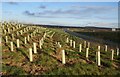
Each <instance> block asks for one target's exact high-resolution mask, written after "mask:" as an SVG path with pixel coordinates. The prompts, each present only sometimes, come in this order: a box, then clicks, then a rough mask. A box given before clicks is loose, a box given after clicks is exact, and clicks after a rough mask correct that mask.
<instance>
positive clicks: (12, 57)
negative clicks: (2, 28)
mask: <svg viewBox="0 0 120 77" xmlns="http://www.w3.org/2000/svg"><path fill="white" fill-rule="evenodd" d="M21 29H23V28H21ZM40 30H41V32H40V33H37V35H36V36H35V37H32V38H31V40H30V42H29V43H27V44H26V45H24V37H25V36H26V34H29V33H32V32H33V31H34V30H30V31H28V32H26V33H25V34H23V35H20V36H16V38H20V40H22V41H23V42H21V43H20V48H16V45H15V44H16V41H15V40H16V38H15V40H12V39H11V38H10V39H11V40H12V41H14V47H15V48H14V49H15V50H14V52H10V50H9V47H10V44H9V43H7V45H6V46H5V45H3V47H2V48H3V51H4V50H6V52H2V55H3V56H2V58H3V70H2V72H3V75H6V74H7V75H13V74H14V75H17V74H18V75H21V74H22V75H23V74H31V75H116V74H120V71H119V68H120V66H119V63H120V60H119V59H120V57H119V56H118V57H117V56H115V57H114V59H115V60H114V61H111V52H109V51H108V52H104V51H103V50H101V64H102V65H101V67H98V66H97V64H96V53H95V52H96V51H97V44H96V43H91V44H92V45H91V46H92V47H91V48H90V51H89V57H88V59H89V61H92V62H93V63H90V62H89V61H87V60H86V57H85V55H86V52H85V49H84V48H83V50H82V52H79V50H78V49H79V43H82V44H83V41H84V40H83V39H79V38H78V37H75V36H71V35H69V34H68V33H65V32H64V31H63V30H62V29H55V28H54V29H52V28H47V29H46V30H50V31H52V32H51V33H49V34H48V35H49V36H50V35H51V34H52V33H53V32H55V35H54V36H53V38H49V37H47V38H45V40H44V44H43V46H42V49H39V48H37V50H38V53H37V54H34V53H33V62H30V61H29V51H28V48H29V47H32V46H33V42H36V43H37V46H38V42H39V40H38V39H41V37H42V36H43V34H44V32H45V30H44V29H40ZM16 31H17V30H16ZM67 37H69V39H73V40H74V41H76V45H77V46H76V48H72V47H70V46H69V44H66V42H65V41H66V38H67ZM4 38H5V37H3V39H4ZM56 42H60V44H61V45H62V49H65V54H66V56H65V57H66V64H65V65H63V64H62V62H61V60H62V59H61V54H58V53H60V52H58V51H56V50H58V49H59V48H58V47H57V45H56V44H55V43H56ZM3 44H5V41H3ZM8 46H9V47H8ZM55 52H56V53H55ZM57 54H58V55H57ZM113 64H118V65H117V66H118V67H117V68H116V67H114V66H113ZM111 70H112V71H111Z"/></svg>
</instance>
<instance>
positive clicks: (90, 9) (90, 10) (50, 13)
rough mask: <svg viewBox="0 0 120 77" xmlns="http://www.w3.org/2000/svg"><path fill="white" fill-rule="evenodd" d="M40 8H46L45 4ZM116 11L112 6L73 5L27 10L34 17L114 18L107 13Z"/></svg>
mask: <svg viewBox="0 0 120 77" xmlns="http://www.w3.org/2000/svg"><path fill="white" fill-rule="evenodd" d="M40 8H44V9H45V8H46V6H40ZM114 12H117V7H113V6H80V5H79V6H78V5H74V6H71V8H69V9H66V10H63V9H57V10H48V9H46V10H43V11H42V12H33V13H31V12H28V15H31V16H34V17H44V18H50V17H51V18H74V19H87V18H97V19H109V18H110V19H115V17H109V16H108V17H107V15H108V14H110V15H111V13H114Z"/></svg>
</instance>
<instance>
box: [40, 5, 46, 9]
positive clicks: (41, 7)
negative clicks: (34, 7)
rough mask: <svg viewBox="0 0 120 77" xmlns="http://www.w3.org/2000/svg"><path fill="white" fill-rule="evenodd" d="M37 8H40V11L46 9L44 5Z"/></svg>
mask: <svg viewBox="0 0 120 77" xmlns="http://www.w3.org/2000/svg"><path fill="white" fill-rule="evenodd" d="M39 8H40V9H46V8H47V7H46V6H44V5H40V6H39Z"/></svg>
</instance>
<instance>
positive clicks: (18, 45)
mask: <svg viewBox="0 0 120 77" xmlns="http://www.w3.org/2000/svg"><path fill="white" fill-rule="evenodd" d="M20 27H21V26H19V27H16V28H17V29H18V28H20ZM28 29H31V28H26V30H25V29H24V32H26V31H28ZM13 30H15V29H14V28H13ZM7 31H8V33H10V29H9V28H8V30H7ZM4 32H5V34H6V30H4ZM20 33H21V35H22V34H23V31H22V30H20ZM54 34H55V32H54V33H53V34H52V35H51V37H52V36H53V35H54ZM17 35H19V32H18V31H17ZM33 35H35V33H33V34H32V33H31V35H27V37H24V43H25V44H27V41H29V40H30V36H31V37H32V36H33ZM45 37H46V33H44V35H43V37H42V39H41V40H39V48H40V49H41V48H42V45H43V43H44V39H45ZM12 39H13V40H14V34H12ZM5 41H6V43H7V42H8V36H5ZM16 43H17V48H20V41H19V39H17V40H16ZM66 43H68V44H69V45H70V46H71V47H73V48H76V42H75V41H73V40H71V39H69V38H67V39H66ZM57 44H58V46H59V47H60V48H61V45H60V42H58V43H57ZM10 45H11V51H13V50H14V48H13V42H10ZM36 45H37V43H35V42H33V48H29V59H30V62H32V61H33V56H32V55H33V51H34V53H37V48H36ZM83 48H86V58H87V59H88V57H89V48H90V42H88V43H87V42H86V41H84V45H83ZM105 51H106V52H107V51H108V46H107V45H105ZM79 52H82V44H79ZM111 52H112V55H111V60H113V59H114V49H111ZM116 52H117V56H118V55H119V48H117V50H116ZM61 53H62V55H61V56H62V64H66V61H65V50H64V49H62V50H61ZM96 63H97V65H98V66H100V65H101V61H100V46H98V48H97V51H96Z"/></svg>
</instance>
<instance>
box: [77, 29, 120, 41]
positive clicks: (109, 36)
mask: <svg viewBox="0 0 120 77" xmlns="http://www.w3.org/2000/svg"><path fill="white" fill-rule="evenodd" d="M77 33H80V34H83V35H87V36H93V37H96V38H100V39H104V40H109V41H112V42H115V43H120V37H119V35H120V31H117V32H112V31H111V32H110V31H109V32H77Z"/></svg>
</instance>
